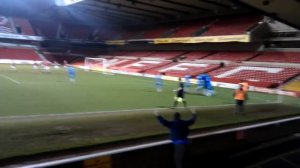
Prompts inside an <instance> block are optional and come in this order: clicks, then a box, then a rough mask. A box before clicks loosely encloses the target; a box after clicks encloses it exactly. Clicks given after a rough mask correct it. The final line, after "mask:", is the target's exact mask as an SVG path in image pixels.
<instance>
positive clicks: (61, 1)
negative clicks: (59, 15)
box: [55, 0, 83, 6]
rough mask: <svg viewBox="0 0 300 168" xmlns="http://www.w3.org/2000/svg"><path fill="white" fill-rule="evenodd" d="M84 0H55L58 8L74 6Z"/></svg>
mask: <svg viewBox="0 0 300 168" xmlns="http://www.w3.org/2000/svg"><path fill="white" fill-rule="evenodd" d="M81 1H83V0H55V4H56V5H57V6H68V5H72V4H75V3H78V2H81Z"/></svg>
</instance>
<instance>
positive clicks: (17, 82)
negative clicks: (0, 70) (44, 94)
mask: <svg viewBox="0 0 300 168" xmlns="http://www.w3.org/2000/svg"><path fill="white" fill-rule="evenodd" d="M0 76H2V77H3V78H6V79H8V80H10V81H12V82H14V83H16V84H21V82H19V81H17V80H14V79H13V78H10V77H8V76H6V75H3V74H1V75H0Z"/></svg>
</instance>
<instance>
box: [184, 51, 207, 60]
mask: <svg viewBox="0 0 300 168" xmlns="http://www.w3.org/2000/svg"><path fill="white" fill-rule="evenodd" d="M212 53H213V52H212V51H191V52H189V53H186V54H184V55H182V56H181V57H182V58H183V59H184V60H185V61H194V60H197V59H202V58H205V57H206V56H208V55H211V54H212Z"/></svg>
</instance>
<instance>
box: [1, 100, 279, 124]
mask: <svg viewBox="0 0 300 168" xmlns="http://www.w3.org/2000/svg"><path fill="white" fill-rule="evenodd" d="M247 104H248V105H264V104H265V105H267V104H279V103H278V102H268V103H247ZM230 106H232V107H233V106H235V104H220V105H213V106H189V107H188V108H185V107H176V108H149V109H130V110H109V111H94V112H75V113H62V114H42V115H24V116H21V115H19V116H4V117H0V120H7V119H23V118H26V119H29V118H43V117H58V116H82V115H90V114H104V113H123V112H153V111H159V110H161V111H174V110H194V109H195V110H199V109H201V108H210V109H214V108H219V107H230Z"/></svg>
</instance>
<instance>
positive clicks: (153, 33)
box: [143, 25, 173, 39]
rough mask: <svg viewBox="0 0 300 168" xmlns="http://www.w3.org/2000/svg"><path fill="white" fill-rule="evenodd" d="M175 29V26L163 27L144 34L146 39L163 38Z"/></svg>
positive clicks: (154, 28)
mask: <svg viewBox="0 0 300 168" xmlns="http://www.w3.org/2000/svg"><path fill="white" fill-rule="evenodd" d="M172 29H173V25H162V26H158V27H152V28H148V29H146V30H145V31H144V32H143V38H144V39H154V38H162V37H164V36H165V34H166V33H167V32H169V31H170V30H172Z"/></svg>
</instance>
